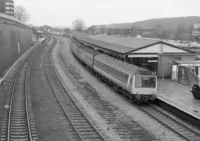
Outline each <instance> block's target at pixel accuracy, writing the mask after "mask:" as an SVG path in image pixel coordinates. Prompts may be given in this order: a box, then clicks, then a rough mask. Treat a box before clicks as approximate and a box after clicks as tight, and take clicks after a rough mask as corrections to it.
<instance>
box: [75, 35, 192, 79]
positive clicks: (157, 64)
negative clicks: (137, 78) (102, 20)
mask: <svg viewBox="0 0 200 141" xmlns="http://www.w3.org/2000/svg"><path fill="white" fill-rule="evenodd" d="M73 36H74V37H75V38H76V39H78V40H79V41H80V42H82V43H83V44H84V45H87V46H89V47H92V48H94V49H95V50H99V51H100V52H102V53H105V54H108V55H110V56H112V57H115V58H117V59H120V60H123V61H126V62H128V63H131V64H134V65H137V66H140V67H143V68H147V69H149V70H151V71H153V72H155V73H156V74H157V75H158V77H162V78H171V76H172V65H173V64H174V62H175V61H176V60H178V61H185V60H195V57H196V53H195V52H194V51H191V50H188V49H185V48H181V47H177V46H174V45H172V44H169V43H166V42H163V41H161V40H153V39H145V38H133V37H119V36H111V35H102V34H100V35H86V34H81V33H77V32H74V33H73Z"/></svg>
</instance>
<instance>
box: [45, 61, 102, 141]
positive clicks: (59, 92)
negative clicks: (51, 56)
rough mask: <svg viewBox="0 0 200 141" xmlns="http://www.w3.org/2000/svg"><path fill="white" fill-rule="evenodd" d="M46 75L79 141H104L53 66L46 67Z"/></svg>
mask: <svg viewBox="0 0 200 141" xmlns="http://www.w3.org/2000/svg"><path fill="white" fill-rule="evenodd" d="M45 71H46V75H47V78H48V81H49V84H50V86H51V88H52V91H53V92H54V94H55V96H56V98H57V101H58V102H59V104H60V106H61V107H62V109H63V111H64V113H65V115H66V118H67V119H68V120H69V121H70V123H71V125H72V127H73V128H74V132H75V134H76V136H77V137H78V140H82V141H86V140H87V141H104V140H105V139H104V137H103V136H102V135H101V134H100V133H99V131H98V130H97V129H96V128H95V127H94V126H93V124H92V123H91V122H90V121H89V120H88V118H87V117H86V116H85V115H84V113H83V112H82V111H81V109H79V107H78V106H77V104H76V103H75V102H74V100H73V98H72V97H71V96H70V95H69V94H68V92H67V91H66V90H65V88H64V87H63V85H62V83H61V82H60V80H59V78H58V77H57V74H56V72H55V71H54V68H53V66H52V65H51V64H46V65H45Z"/></svg>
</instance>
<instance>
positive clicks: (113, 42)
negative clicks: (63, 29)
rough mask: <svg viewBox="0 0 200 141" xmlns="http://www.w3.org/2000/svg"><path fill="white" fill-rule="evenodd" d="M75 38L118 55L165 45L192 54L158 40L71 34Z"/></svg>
mask: <svg viewBox="0 0 200 141" xmlns="http://www.w3.org/2000/svg"><path fill="white" fill-rule="evenodd" d="M72 34H73V35H74V36H75V37H76V38H79V39H80V40H82V41H84V42H85V43H88V44H90V45H93V46H95V47H98V48H102V49H104V50H108V51H112V52H116V53H118V54H128V53H129V52H134V51H137V50H139V49H143V48H146V47H150V46H153V45H157V44H161V43H162V44H165V45H167V46H171V47H173V48H177V49H179V50H184V51H187V52H192V53H193V51H190V50H187V49H184V48H180V47H177V46H174V45H172V44H169V43H166V42H163V41H161V40H158V39H146V38H133V37H119V36H111V35H104V34H100V35H88V34H84V33H77V32H73V33H72Z"/></svg>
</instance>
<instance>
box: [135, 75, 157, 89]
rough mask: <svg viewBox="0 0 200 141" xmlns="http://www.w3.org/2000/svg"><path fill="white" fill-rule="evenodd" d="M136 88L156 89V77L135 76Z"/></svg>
mask: <svg viewBox="0 0 200 141" xmlns="http://www.w3.org/2000/svg"><path fill="white" fill-rule="evenodd" d="M135 87H136V88H155V87H156V77H147V76H135Z"/></svg>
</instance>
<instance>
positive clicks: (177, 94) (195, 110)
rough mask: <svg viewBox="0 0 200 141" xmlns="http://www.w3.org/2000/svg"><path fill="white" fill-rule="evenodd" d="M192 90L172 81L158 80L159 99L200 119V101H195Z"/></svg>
mask: <svg viewBox="0 0 200 141" xmlns="http://www.w3.org/2000/svg"><path fill="white" fill-rule="evenodd" d="M190 89H191V88H189V87H187V86H184V85H181V84H179V83H176V82H173V81H170V80H158V92H157V97H158V99H161V100H162V101H165V102H167V103H169V104H171V105H173V106H174V107H177V108H179V109H181V110H182V111H184V112H186V113H189V114H190V115H192V116H194V117H196V118H198V119H200V100H196V99H194V97H193V95H192V93H191V92H190Z"/></svg>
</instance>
